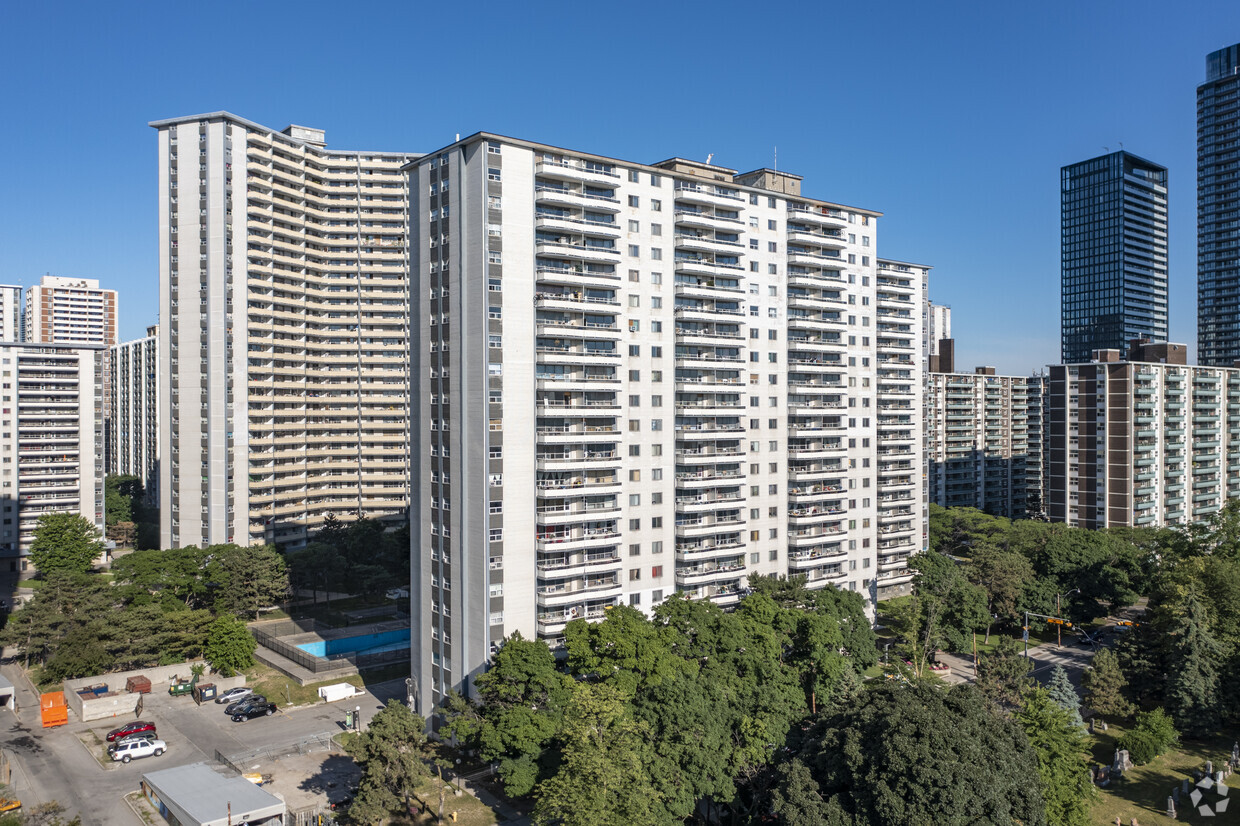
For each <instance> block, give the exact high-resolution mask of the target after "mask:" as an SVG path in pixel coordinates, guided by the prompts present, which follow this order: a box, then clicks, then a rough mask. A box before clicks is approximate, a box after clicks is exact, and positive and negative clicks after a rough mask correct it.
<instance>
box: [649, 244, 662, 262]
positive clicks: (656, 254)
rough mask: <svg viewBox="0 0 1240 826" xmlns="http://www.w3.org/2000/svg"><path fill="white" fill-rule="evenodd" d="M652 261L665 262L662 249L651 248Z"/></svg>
mask: <svg viewBox="0 0 1240 826" xmlns="http://www.w3.org/2000/svg"><path fill="white" fill-rule="evenodd" d="M650 260H652V261H662V260H663V250H662V249H661V248H660V247H651V248H650Z"/></svg>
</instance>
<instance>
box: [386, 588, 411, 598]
mask: <svg viewBox="0 0 1240 826" xmlns="http://www.w3.org/2000/svg"><path fill="white" fill-rule="evenodd" d="M384 596H385V597H387V598H388V599H409V589H408V588H392V589H390V590H389V591H388V592H387V593H386V594H384Z"/></svg>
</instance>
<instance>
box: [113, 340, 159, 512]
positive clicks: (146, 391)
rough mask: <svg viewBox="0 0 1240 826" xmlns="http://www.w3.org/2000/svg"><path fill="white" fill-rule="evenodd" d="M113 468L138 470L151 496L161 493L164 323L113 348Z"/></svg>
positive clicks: (120, 471) (135, 472) (126, 471)
mask: <svg viewBox="0 0 1240 826" xmlns="http://www.w3.org/2000/svg"><path fill="white" fill-rule="evenodd" d="M108 362H109V363H108V369H109V370H110V371H111V381H110V383H109V384H110V389H109V396H108V408H109V410H110V412H111V415H110V420H111V427H110V428H109V432H108V438H109V439H110V440H111V444H110V445H109V447H110V449H109V450H108V456H109V457H110V461H111V464H110V466H109V467H108V473H109V474H121V475H126V476H137V477H138V478H140V479H141V480H142V484H143V486H144V488H145V490H146V495H147V498H148V500H150V501H151V502H152V503H157V502H158V499H159V327H158V325H155V326H151V327H148V328H147V330H146V337H145V338H139V339H135V340H133V341H125V342H122V343H120V344H118V345H116V346H115V347H113V348H112V349H111V354H110V358H109V360H108Z"/></svg>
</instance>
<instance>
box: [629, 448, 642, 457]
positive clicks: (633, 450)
mask: <svg viewBox="0 0 1240 826" xmlns="http://www.w3.org/2000/svg"><path fill="white" fill-rule="evenodd" d="M629 455H630V456H641V455H642V446H641V445H629Z"/></svg>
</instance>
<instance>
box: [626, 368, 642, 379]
mask: <svg viewBox="0 0 1240 826" xmlns="http://www.w3.org/2000/svg"><path fill="white" fill-rule="evenodd" d="M641 380H642V371H641V370H630V371H629V381H641Z"/></svg>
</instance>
